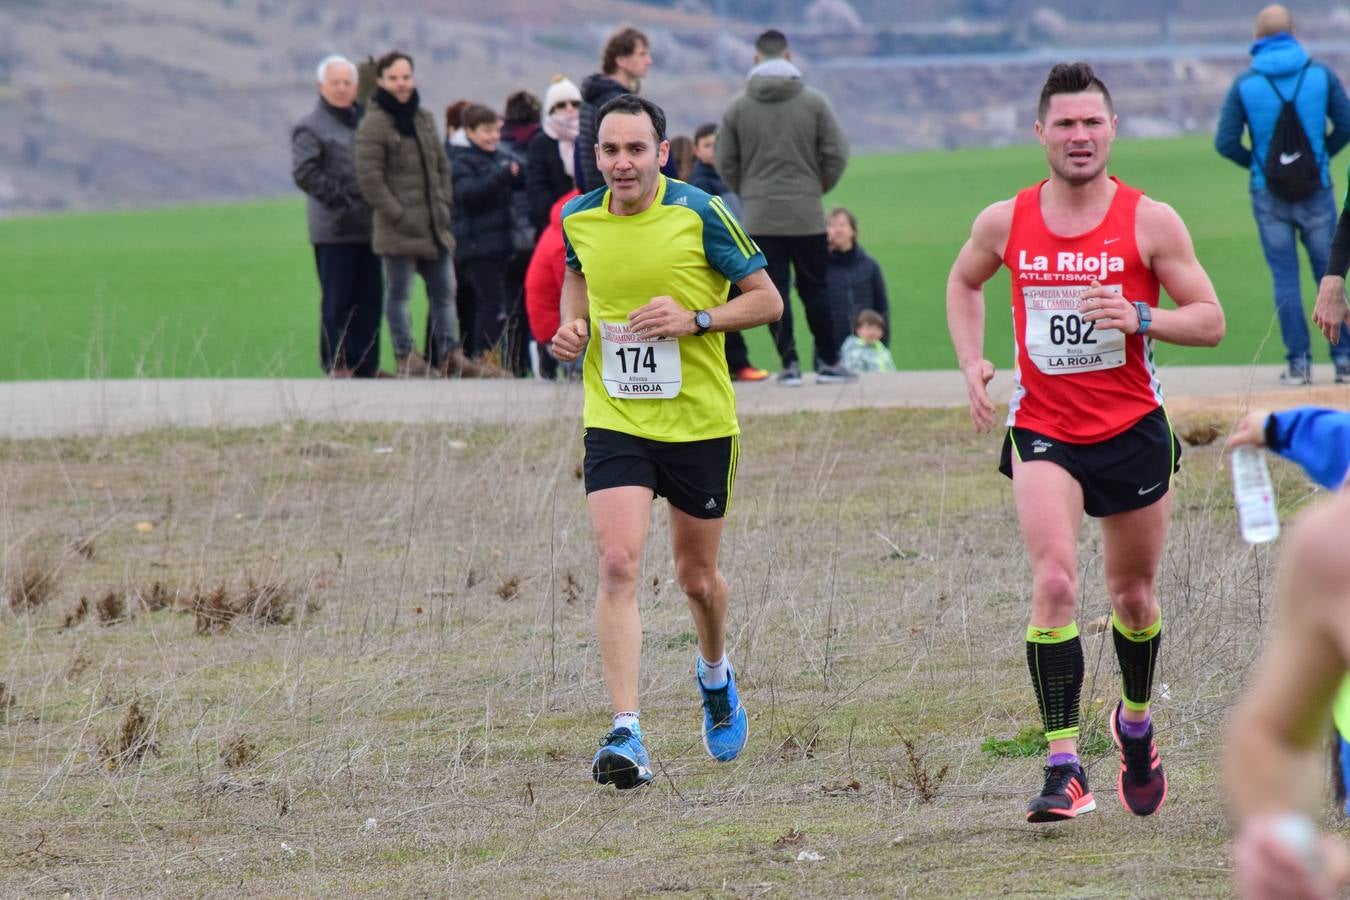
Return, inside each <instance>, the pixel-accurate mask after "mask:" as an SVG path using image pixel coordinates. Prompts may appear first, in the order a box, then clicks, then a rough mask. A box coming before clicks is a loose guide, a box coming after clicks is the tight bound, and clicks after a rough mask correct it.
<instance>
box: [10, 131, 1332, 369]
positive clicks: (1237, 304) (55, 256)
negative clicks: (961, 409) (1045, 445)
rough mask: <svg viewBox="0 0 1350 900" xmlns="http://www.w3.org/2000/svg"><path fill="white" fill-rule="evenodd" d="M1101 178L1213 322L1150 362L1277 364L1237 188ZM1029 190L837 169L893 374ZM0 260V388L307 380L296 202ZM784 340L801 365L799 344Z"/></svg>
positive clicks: (941, 340)
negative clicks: (47, 382) (1178, 260)
mask: <svg viewBox="0 0 1350 900" xmlns="http://www.w3.org/2000/svg"><path fill="white" fill-rule="evenodd" d="M1111 170H1112V172H1114V173H1115V174H1117V175H1119V176H1120V177H1121V178H1123V179H1125V180H1127V181H1129V182H1132V183H1135V184H1138V185H1139V186H1141V187H1143V188H1144V189H1145V190H1147V191H1148V192H1149V193H1150V194H1151V195H1152V196H1154V197H1157V198H1159V199H1162V200H1165V201H1167V202H1169V203H1171V204H1172V205H1173V206H1175V207H1176V209H1177V210H1178V211H1179V212H1180V213H1181V214H1182V216H1183V217H1184V218H1185V219H1186V221H1187V223H1188V224H1189V226H1190V229H1191V233H1192V235H1193V236H1194V239H1195V243H1196V246H1197V250H1198V253H1199V255H1200V258H1201V260H1202V262H1204V263H1205V264H1206V266H1207V267H1208V269H1209V272H1210V274H1211V275H1212V277H1213V278H1214V281H1215V283H1216V285H1217V287H1218V291H1219V296H1220V298H1221V299H1222V300H1223V301H1224V305H1225V309H1226V312H1227V315H1228V335H1227V337H1226V338H1225V340H1224V342H1223V344H1222V345H1221V346H1220V347H1219V348H1217V349H1180V348H1175V347H1170V346H1167V345H1159V347H1158V353H1157V355H1158V359H1159V361H1160V362H1162V363H1165V364H1171V363H1231V364H1242V363H1250V362H1253V361H1255V362H1263V363H1275V362H1279V361H1280V359H1281V355H1282V349H1281V345H1280V340H1279V334H1278V330H1277V329H1276V330H1274V331H1272V322H1273V306H1272V303H1271V299H1270V279H1269V275H1268V273H1267V270H1266V267H1265V263H1264V261H1263V259H1262V256H1261V251H1260V247H1259V244H1258V243H1257V238H1256V229H1255V225H1254V223H1253V222H1252V218H1251V212H1250V208H1249V206H1248V200H1247V190H1246V177H1245V175H1244V174H1243V173H1242V172H1241V171H1239V170H1238V169H1237V168H1236V167H1234V166H1232V165H1231V164H1229V163H1228V162H1226V161H1225V160H1223V159H1221V158H1219V157H1218V156H1217V155H1216V154H1215V153H1214V152H1213V149H1212V148H1211V147H1210V144H1209V141H1208V139H1206V138H1201V137H1193V138H1185V139H1178V140H1166V141H1120V142H1118V143H1117V144H1116V146H1115V149H1114V156H1113V160H1112V166H1111ZM1044 172H1045V163H1044V158H1043V154H1042V151H1041V150H1040V148H1039V147H1036V146H1030V147H1027V146H1020V147H1012V148H1007V149H999V150H963V151H957V152H949V153H921V154H910V155H894V156H869V157H860V158H857V159H855V160H853V161H852V163H851V164H850V166H849V169H848V172H847V174H846V175H845V178H844V180H843V182H842V184H841V185H840V186H839V188H838V189H837V190H836V191H835V192H834V193H833V194H832V195H831V196H830V197H829V198H827V203H829V204H835V203H838V204H844V205H848V206H850V207H852V208H853V209H854V210H855V212H857V213H858V215H859V218H860V219H861V222H862V229H861V230H862V242H863V244H864V246H865V247H867V248H868V250H869V251H870V252H871V253H873V254H874V255H875V256H876V257H877V258H878V259H879V260H880V261H881V264H882V267H883V269H884V270H885V272H886V276H887V279H888V282H889V286H890V293H891V305H892V309H893V310H894V319H895V324H894V328H893V331H894V340H893V345H894V350H895V355H896V358H897V363H898V365H899V366H900V367H901V368H908V369H933V368H945V367H947V366H950V365H952V363H953V359H952V354H951V349H950V345H949V343H948V340H947V333H946V325H945V318H944V309H943V291H944V286H945V283H946V275H947V270H948V268H949V267H950V265H951V261H952V258H953V257H954V255H955V253H956V250H957V248H958V247H959V246H960V245H961V242H962V241H963V240H964V239H965V237H966V236H967V234H968V233H969V227H970V222H971V220H972V219H973V218H974V216H975V214H976V213H977V212H978V211H979V210H980V209H982V208H983V207H984V206H985V205H987V204H989V203H991V202H993V201H995V200H998V199H1002V198H1004V197H1007V196H1010V195H1011V194H1012V193H1013V192H1014V191H1015V190H1016V189H1017V188H1019V187H1021V186H1023V185H1026V184H1030V183H1032V182H1034V181H1035V180H1037V179H1038V178H1041V177H1043V175H1044ZM0 243H2V244H3V246H4V247H5V264H4V265H3V266H0V297H4V298H5V299H6V301H7V302H6V303H5V307H6V311H7V313H9V326H10V328H11V333H12V334H13V335H14V336H15V337H14V339H13V340H10V341H5V342H3V343H0V379H4V380H14V379H42V378H86V377H116V378H126V377H136V376H153V377H204V376H285V377H303V376H313V375H317V374H318V362H317V354H318V351H317V341H318V338H317V329H318V324H317V323H318V295H317V283H316V279H315V275H314V267H313V258H312V254H311V250H310V247H309V245H308V243H307V242H306V238H305V224H304V204H303V202H302V201H301V200H300V199H299V198H298V197H297V198H295V199H286V200H276V201H267V202H260V203H252V204H240V205H233V206H202V207H192V208H185V209H165V210H157V211H143V212H122V213H100V214H91V215H72V216H52V217H43V218H29V219H12V220H5V221H0ZM1307 281H1308V290H1309V292H1310V291H1311V288H1312V282H1311V278H1308V279H1307ZM419 291H420V289H419ZM1007 292H1008V289H1007V278H1006V276H1004V275H1000V276H999V277H998V278H997V279H996V280H995V281H994V282H993V283H992V284H991V286H990V288H989V289H988V291H987V296H988V298H989V313H990V314H989V335H990V338H989V341H988V352H989V355H990V357H991V358H992V359H993V360H994V362H995V364H997V365H999V366H1000V367H1003V366H1006V365H1007V364H1009V362H1010V358H1009V356H1010V347H1011V341H1010V340H1009V338H1008V311H1007ZM1308 305H1309V308H1311V294H1310V293H1309V296H1308ZM419 308H420V309H421V310H423V311H424V310H425V301H424V300H423V299H421V297H420V294H419V295H418V297H417V299H416V300H415V302H414V309H419ZM797 322H798V326H797V332H798V340H799V346H800V347H801V349H802V358H803V359H805V360H809V359H810V358H811V354H810V352H809V347H810V333H809V330H807V329H806V327H805V319H804V317H802V316H800V315H799V316H798V317H797ZM420 328H421V326H420V324H419V325H418V326H417V328H416V329H415V330H416V331H417V333H420ZM750 340H751V347H752V355H753V358H754V359H755V361H756V362H757V363H758V364H760V365H763V366H766V367H776V365H777V359H776V356H775V354H774V353H773V351H772V348H771V344H770V342H769V339H768V335H767V332H766V331H765V329H763V328H760V329H756V330H755V331H754V332H752V333H751V334H750ZM1318 352H1319V358H1321V357H1322V355H1324V354H1325V352H1326V351H1325V348H1324V347H1323V348H1321V349H1319V351H1318ZM383 359H384V360H385V362H386V365H388V364H389V362H390V360H391V356H390V352H389V349H388V338H387V336H386V338H385V350H384V354H383Z"/></svg>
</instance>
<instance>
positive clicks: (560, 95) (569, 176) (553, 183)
mask: <svg viewBox="0 0 1350 900" xmlns="http://www.w3.org/2000/svg"><path fill="white" fill-rule="evenodd" d="M542 117H543V125H544V127H543V130H541V131H540V132H539V133H538V134H536V135H535V136H534V139H533V140H532V141H530V149H529V158H528V160H527V161H526V164H525V191H526V193H527V194H528V195H529V198H530V222H531V224H533V225H534V227H535V232H536V233H542V232H543V230H544V229H545V228H547V227H548V213H549V210H550V209H551V208H552V207H553V203H554V201H556V200H557V199H558V198H559V197H561V196H562V195H563V194H566V193H567V192H568V191H570V190H572V189H573V188H574V187H576V182H575V180H574V174H573V171H572V166H573V151H574V149H575V146H576V140H577V131H578V129H579V128H580V120H581V91H580V90H578V89H577V86H576V85H575V84H573V83H572V82H571V80H570V79H567V78H565V77H563V76H562V75H555V76H553V82H552V83H551V84H550V85H549V86H548V91H547V92H546V93H545V94H544V107H543V116H542Z"/></svg>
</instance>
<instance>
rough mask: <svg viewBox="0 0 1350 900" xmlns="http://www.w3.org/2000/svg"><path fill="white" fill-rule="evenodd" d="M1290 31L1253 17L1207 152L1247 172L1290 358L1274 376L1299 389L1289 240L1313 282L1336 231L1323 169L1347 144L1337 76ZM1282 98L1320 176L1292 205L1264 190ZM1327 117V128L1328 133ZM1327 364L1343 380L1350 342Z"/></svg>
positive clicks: (1284, 18) (1307, 366)
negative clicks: (1250, 37)
mask: <svg viewBox="0 0 1350 900" xmlns="http://www.w3.org/2000/svg"><path fill="white" fill-rule="evenodd" d="M1293 31H1294V22H1293V17H1292V16H1291V15H1290V14H1289V11H1288V10H1287V9H1285V8H1284V7H1283V6H1279V5H1273V6H1267V7H1266V8H1265V9H1263V10H1261V12H1260V13H1258V14H1257V17H1256V41H1255V42H1254V43H1253V44H1252V47H1251V54H1252V65H1251V68H1250V69H1248V70H1246V71H1245V72H1243V73H1242V74H1240V75H1238V77H1237V78H1236V79H1234V81H1233V86H1232V87H1231V88H1230V89H1229V91H1228V97H1227V98H1226V99H1225V100H1224V104H1223V112H1222V113H1221V114H1220V116H1219V128H1218V132H1217V133H1216V134H1215V136H1214V147H1215V149H1217V150H1218V151H1219V153H1220V154H1222V155H1223V156H1225V157H1227V158H1228V159H1231V160H1232V161H1233V162H1235V163H1237V164H1238V165H1239V166H1242V168H1244V169H1250V170H1251V195H1252V213H1253V215H1254V216H1255V217H1256V227H1257V232H1258V233H1259V235H1260V238H1261V249H1262V250H1263V251H1265V254H1266V264H1267V265H1269V266H1270V274H1271V277H1272V279H1273V281H1274V288H1275V312H1276V315H1277V316H1278V318H1279V322H1280V334H1281V335H1282V336H1283V338H1284V347H1285V356H1286V358H1287V359H1288V361H1289V368H1288V371H1286V372H1283V373H1282V374H1281V375H1280V382H1281V383H1282V384H1295V385H1302V384H1308V383H1309V382H1310V381H1311V380H1312V369H1311V365H1312V344H1311V342H1310V339H1309V336H1308V323H1307V320H1306V316H1305V314H1304V309H1303V296H1302V292H1301V286H1300V282H1299V276H1298V244H1297V242H1296V237H1297V238H1298V239H1301V240H1302V241H1303V247H1304V249H1305V250H1306V251H1307V253H1308V261H1309V263H1310V265H1311V266H1312V275H1313V280H1314V281H1319V280H1321V278H1322V274H1323V272H1324V271H1325V270H1326V266H1327V254H1328V251H1329V249H1330V246H1331V235H1332V232H1333V231H1334V230H1335V228H1336V198H1335V194H1334V191H1333V189H1332V186H1331V174H1330V172H1329V171H1328V168H1327V164H1328V162H1329V161H1330V159H1331V157H1333V156H1335V155H1336V154H1337V153H1338V152H1339V151H1340V149H1341V148H1342V147H1344V146H1345V145H1346V144H1347V143H1350V99H1347V98H1346V95H1345V89H1344V88H1343V87H1342V86H1341V82H1340V80H1339V79H1338V78H1337V77H1336V74H1335V73H1334V72H1332V71H1331V70H1330V69H1329V68H1327V67H1326V66H1325V65H1323V64H1322V63H1319V62H1316V61H1314V60H1312V59H1310V58H1309V57H1308V54H1307V53H1306V52H1305V51H1304V50H1303V48H1302V47H1300V46H1299V43H1298V41H1296V40H1295V39H1294V35H1293ZM1300 78H1301V79H1302V83H1301V84H1300V83H1299V82H1300ZM1272 82H1274V88H1272V84H1271V83H1272ZM1296 86H1297V89H1298V94H1297V97H1296V98H1295V97H1294V91H1295V87H1296ZM1276 89H1278V91H1279V96H1277V95H1276ZM1282 97H1283V98H1284V99H1290V98H1294V105H1295V107H1296V108H1297V110H1298V114H1299V119H1300V120H1301V121H1302V123H1303V130H1304V131H1305V132H1306V133H1307V135H1308V142H1309V143H1310V144H1311V145H1312V150H1313V153H1314V154H1315V155H1316V157H1317V164H1318V168H1320V169H1321V172H1322V189H1321V190H1320V191H1317V192H1315V193H1314V194H1313V195H1312V196H1311V197H1308V198H1307V199H1306V200H1302V201H1299V202H1297V203H1291V202H1288V201H1286V200H1282V199H1280V198H1279V197H1277V196H1275V194H1273V193H1272V192H1271V191H1270V190H1269V189H1268V188H1267V186H1266V177H1265V172H1264V168H1265V164H1266V156H1267V150H1268V149H1269V147H1270V141H1271V135H1272V134H1273V132H1274V130H1275V123H1276V121H1277V120H1278V119H1279V117H1280V110H1281V108H1282V106H1283V100H1282V99H1281V98H1282ZM1327 119H1330V120H1331V124H1332V129H1331V133H1330V134H1327V126H1326V123H1327ZM1244 126H1245V127H1246V129H1247V130H1248V132H1249V133H1250V138H1251V139H1250V143H1251V146H1250V148H1248V147H1246V146H1243V143H1242V132H1243V128H1244ZM1347 337H1350V335H1347ZM1332 360H1333V361H1334V362H1335V365H1336V381H1337V382H1342V381H1350V340H1343V341H1342V342H1341V343H1340V345H1339V346H1337V347H1333V348H1332Z"/></svg>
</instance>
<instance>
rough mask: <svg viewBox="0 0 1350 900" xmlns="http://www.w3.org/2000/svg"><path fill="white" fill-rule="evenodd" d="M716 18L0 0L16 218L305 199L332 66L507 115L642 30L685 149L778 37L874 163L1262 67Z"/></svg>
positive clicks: (814, 23)
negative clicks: (1079, 64) (312, 137)
mask: <svg viewBox="0 0 1350 900" xmlns="http://www.w3.org/2000/svg"><path fill="white" fill-rule="evenodd" d="M718 5H719V3H718V0H706V2H705V0H678V2H674V3H663V4H642V3H634V2H624V0H569V2H564V3H557V4H552V5H548V4H537V3H534V2H532V0H498V2H496V3H494V4H492V6H491V8H490V9H484V8H483V7H482V6H481V5H479V4H471V3H469V2H466V0H404V2H401V3H398V4H394V3H390V2H383V0H382V2H376V3H362V2H358V0H332V2H322V3H321V2H317V0H119V2H113V0H66V2H63V3H61V4H59V5H57V6H53V5H51V4H43V3H39V2H36V0H0V215H16V214H23V213H28V212H35V211H55V210H65V209H97V208H118V207H121V208H127V207H142V206H148V205H163V204H166V203H180V202H198V201H208V200H232V199H239V198H246V197H264V196H277V195H284V194H287V193H290V192H291V191H293V189H294V188H293V186H292V184H291V181H290V177H289V156H288V152H289V151H288V135H289V130H290V127H291V125H292V124H293V122H294V121H295V119H297V118H298V117H299V116H300V115H302V114H303V113H304V112H305V111H306V110H307V109H308V108H309V106H310V105H311V103H312V102H313V100H312V98H313V90H314V88H313V66H314V64H315V62H317V60H318V59H320V58H321V57H322V56H324V55H326V54H328V53H330V52H342V53H345V54H347V55H349V56H352V57H363V56H365V55H368V54H378V53H380V52H383V51H385V50H387V49H389V48H391V47H395V46H397V47H400V48H402V49H405V50H407V51H408V52H410V53H412V54H413V56H414V57H415V58H416V61H417V74H418V80H419V84H420V87H421V92H422V97H423V102H424V103H426V104H427V105H428V106H430V107H431V108H432V109H435V110H440V109H442V108H443V107H444V106H445V105H446V104H448V103H450V102H452V101H454V100H457V99H459V98H461V97H468V98H472V99H476V100H481V101H484V102H487V103H490V104H492V105H500V104H501V103H502V101H503V99H504V98H505V97H506V95H507V94H508V93H510V92H511V91H513V90H516V89H519V88H528V89H532V90H535V91H538V92H542V90H543V88H544V87H545V86H546V84H547V82H548V79H549V77H550V76H551V75H552V74H553V73H555V72H562V73H566V74H568V75H570V76H571V77H573V78H574V79H580V78H582V77H584V76H585V75H586V74H588V73H590V72H592V71H594V70H595V69H596V68H597V67H598V66H597V62H598V55H599V49H598V48H599V47H600V46H601V44H602V43H603V41H604V37H605V35H606V33H607V32H608V31H609V30H610V29H611V28H612V27H613V26H614V24H616V23H620V22H634V23H637V24H639V25H640V26H641V27H643V28H644V29H645V30H647V31H648V32H649V33H650V35H651V37H652V41H653V52H654V56H655V58H656V66H655V67H654V69H653V71H652V73H651V75H650V77H649V79H648V84H647V85H646V86H645V92H646V93H647V94H648V95H649V96H651V97H652V98H653V99H655V100H656V101H657V102H659V103H661V104H662V105H664V106H665V107H666V108H667V111H668V113H669V115H670V119H671V122H672V127H673V129H675V130H676V131H681V130H689V129H692V128H693V127H694V126H695V125H697V124H698V123H699V122H701V121H704V120H708V119H715V118H716V117H717V116H718V115H719V114H720V110H721V108H722V107H723V106H724V104H725V103H726V101H727V100H728V99H729V98H730V97H732V96H733V95H734V93H735V92H736V91H737V90H738V89H739V87H740V84H741V81H742V78H743V73H744V71H745V69H746V67H747V66H748V65H749V62H750V57H751V51H750V44H749V42H750V41H751V40H753V37H754V35H755V34H756V33H757V32H758V31H759V30H760V28H761V27H762V23H763V22H764V21H773V22H774V23H775V24H778V25H780V26H781V27H784V28H786V29H787V30H788V31H789V33H790V34H791V36H792V38H793V42H794V51H795V55H796V57H797V59H798V60H799V61H800V62H801V63H802V66H803V68H804V69H805V71H806V73H807V77H808V80H809V81H810V82H811V83H813V84H815V85H816V86H819V87H821V88H823V89H824V90H825V91H826V92H827V93H828V94H829V95H830V96H831V97H832V98H833V100H834V103H835V105H836V108H837V110H838V112H839V115H840V118H841V120H842V121H843V123H844V127H845V129H846V130H847V132H848V134H849V136H850V138H851V140H852V142H853V144H854V147H855V148H856V149H857V150H860V151H876V150H910V149H933V148H943V147H958V146H972V145H973V146H981V145H999V144H1006V143H1011V142H1016V141H1024V140H1027V139H1029V138H1030V125H1031V100H1032V98H1033V97H1034V96H1035V93H1036V91H1037V89H1038V87H1039V84H1040V80H1041V79H1042V78H1043V76H1044V73H1045V70H1046V68H1047V67H1048V66H1049V64H1050V63H1052V62H1054V61H1056V60H1057V59H1060V58H1065V57H1073V58H1086V59H1089V60H1091V61H1093V62H1094V63H1096V64H1097V65H1098V66H1099V68H1100V69H1101V71H1102V72H1103V75H1104V76H1105V77H1106V79H1107V80H1108V82H1109V83H1110V84H1111V85H1112V87H1113V89H1114V91H1115V93H1116V96H1117V100H1118V106H1119V107H1120V112H1121V114H1122V131H1123V133H1124V134H1125V135H1158V134H1177V133H1184V132H1191V131H1205V130H1208V129H1210V128H1212V125H1213V122H1214V120H1215V117H1216V116H1217V111H1218V107H1219V104H1220V102H1221V101H1222V97H1223V93H1224V91H1225V89H1226V88H1227V84H1228V81H1229V79H1230V78H1231V77H1232V75H1233V74H1234V73H1235V72H1236V71H1238V70H1239V69H1240V68H1241V67H1242V66H1243V65H1244V63H1245V60H1246V41H1247V37H1246V35H1247V33H1248V29H1249V21H1248V18H1247V16H1245V15H1243V16H1236V15H1229V16H1227V17H1226V18H1223V19H1200V18H1192V19H1180V18H1177V17H1176V15H1175V14H1173V15H1171V16H1164V15H1162V14H1161V13H1160V12H1158V7H1159V4H1157V3H1156V2H1152V0H1150V2H1148V3H1144V4H1142V6H1141V7H1140V8H1139V9H1138V10H1137V12H1138V16H1139V18H1137V20H1133V21H1126V22H1122V21H1119V20H1117V21H1113V22H1106V23H1102V22H1101V21H1100V20H1099V19H1095V18H1094V19H1087V18H1084V19H1081V20H1079V21H1085V22H1096V23H1098V24H1094V25H1082V26H1074V25H1072V24H1070V22H1071V21H1072V20H1071V19H1069V18H1068V17H1067V16H1065V15H1063V14H1061V13H1054V12H1050V11H1047V10H1044V9H1033V8H1031V6H1030V4H1026V3H1022V2H1019V0H964V2H953V0H947V2H942V0H925V2H922V3H916V4H906V5H905V8H906V9H913V10H914V13H913V14H914V15H915V16H916V17H917V16H919V15H920V14H923V15H930V16H939V15H940V14H941V13H942V12H943V11H944V10H946V11H948V12H954V13H958V14H961V15H967V16H976V15H980V14H982V15H983V18H969V19H952V18H950V16H949V17H947V18H943V19H934V20H933V21H928V20H926V19H920V18H915V19H913V20H911V21H907V22H902V23H896V22H894V21H893V20H894V18H895V14H894V12H893V11H892V12H891V13H890V14H887V13H886V10H885V9H884V8H883V6H884V5H882V4H876V3H866V2H859V3H857V4H856V6H850V5H849V4H848V3H846V2H843V0H815V2H812V3H809V4H808V3H803V2H800V0H791V2H789V0H776V2H775V0H761V2H755V3H744V4H742V3H736V4H732V3H729V2H725V0H723V2H721V3H720V5H722V6H723V7H727V8H731V7H734V8H735V9H736V10H737V12H738V13H739V14H749V13H754V12H757V11H758V12H762V13H764V14H765V16H766V17H765V18H763V19H760V20H759V21H758V22H751V21H744V20H734V19H724V20H719V19H718V18H717V16H716V15H714V10H715V9H716V8H717V6H718ZM1073 5H1074V4H1072V3H1069V4H1060V6H1062V7H1067V8H1072V7H1073ZM1079 5H1081V4H1079ZM1191 5H1192V6H1194V5H1196V4H1191ZM1185 6H1186V4H1181V5H1180V6H1179V7H1177V8H1178V9H1181V8H1184V7H1185ZM890 8H891V9H892V10H893V9H894V6H892V7H890ZM981 11H983V12H981ZM775 13H776V14H777V16H776V17H775V16H774V14H775ZM864 14H866V15H868V16H873V17H875V18H873V19H871V20H864V19H863V18H862V17H863V15H864ZM850 17H852V18H850ZM1346 18H1347V16H1344V15H1341V16H1340V17H1339V18H1338V17H1336V16H1335V15H1333V16H1331V17H1330V18H1327V17H1324V18H1323V19H1321V20H1315V19H1309V23H1310V25H1309V29H1310V31H1311V32H1313V33H1316V34H1317V35H1318V36H1319V37H1322V38H1325V39H1326V40H1323V41H1322V42H1321V43H1320V44H1318V45H1317V46H1318V48H1319V50H1320V52H1322V55H1323V56H1324V58H1327V59H1329V61H1331V62H1332V63H1333V64H1336V65H1341V66H1342V68H1344V65H1343V64H1344V63H1346V62H1350V50H1347V45H1345V44H1344V43H1343V39H1344V37H1345V35H1346V32H1344V31H1343V30H1337V28H1336V27H1333V23H1337V22H1342V21H1343V20H1344V19H1346ZM1104 47H1108V48H1112V49H1110V50H1102V49H1101V48H1104ZM1131 47H1134V48H1144V49H1130V48H1131Z"/></svg>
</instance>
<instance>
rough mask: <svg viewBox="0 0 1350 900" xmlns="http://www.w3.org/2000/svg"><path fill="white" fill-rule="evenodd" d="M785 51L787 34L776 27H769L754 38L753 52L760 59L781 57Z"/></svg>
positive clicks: (786, 49) (786, 48)
mask: <svg viewBox="0 0 1350 900" xmlns="http://www.w3.org/2000/svg"><path fill="white" fill-rule="evenodd" d="M787 51H788V42H787V35H785V34H783V32H781V31H779V30H778V29H777V28H770V29H769V30H768V31H766V32H764V33H763V34H761V35H760V36H759V37H757V38H755V52H756V53H758V54H759V58H760V59H781V58H782V57H783V54H785V53H787Z"/></svg>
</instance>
